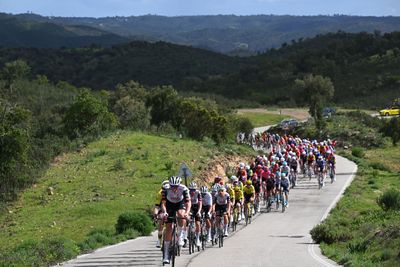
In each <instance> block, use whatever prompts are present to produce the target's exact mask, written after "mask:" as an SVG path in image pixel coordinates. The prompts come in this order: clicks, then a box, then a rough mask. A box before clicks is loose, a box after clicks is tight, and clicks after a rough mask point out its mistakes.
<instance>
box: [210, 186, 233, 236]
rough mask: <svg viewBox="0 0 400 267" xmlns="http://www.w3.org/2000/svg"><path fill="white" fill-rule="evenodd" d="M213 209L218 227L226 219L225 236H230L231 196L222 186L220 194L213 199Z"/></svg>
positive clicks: (219, 190)
mask: <svg viewBox="0 0 400 267" xmlns="http://www.w3.org/2000/svg"><path fill="white" fill-rule="evenodd" d="M213 206H214V207H213V209H214V211H215V213H216V217H217V218H216V219H217V220H216V223H217V226H218V225H219V223H220V220H221V217H223V218H224V226H225V229H224V236H228V215H227V214H228V213H230V208H231V201H230V197H229V194H228V193H227V192H226V190H225V187H223V186H220V187H219V188H218V193H217V194H216V195H215V197H214V199H213Z"/></svg>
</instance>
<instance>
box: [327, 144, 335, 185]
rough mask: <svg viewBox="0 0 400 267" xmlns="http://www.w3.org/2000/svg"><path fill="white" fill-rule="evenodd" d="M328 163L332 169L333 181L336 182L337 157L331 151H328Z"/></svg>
mask: <svg viewBox="0 0 400 267" xmlns="http://www.w3.org/2000/svg"><path fill="white" fill-rule="evenodd" d="M326 161H327V162H328V166H329V167H330V168H331V169H332V172H333V177H334V178H333V180H334V181H335V180H336V157H335V154H333V153H332V151H331V150H328V151H326Z"/></svg>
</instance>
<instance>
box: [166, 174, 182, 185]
mask: <svg viewBox="0 0 400 267" xmlns="http://www.w3.org/2000/svg"><path fill="white" fill-rule="evenodd" d="M181 182H182V178H181V177H179V176H171V177H169V184H170V185H171V186H174V185H175V186H176V185H180V184H181Z"/></svg>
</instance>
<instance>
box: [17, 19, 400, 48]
mask: <svg viewBox="0 0 400 267" xmlns="http://www.w3.org/2000/svg"><path fill="white" fill-rule="evenodd" d="M18 18H20V19H25V20H36V21H42V22H44V21H46V22H51V23H58V24H62V25H86V26H90V27H94V28H98V29H101V30H106V31H108V32H112V33H115V34H119V35H121V36H129V37H131V36H134V37H135V39H137V40H161V41H165V42H171V43H177V44H184V45H191V46H195V47H200V48H205V49H210V50H213V51H217V52H222V53H229V52H232V51H235V53H240V52H241V53H242V54H243V51H247V52H250V53H251V52H254V51H257V52H260V51H261V52H264V51H266V50H267V49H269V48H272V47H274V48H277V47H280V46H281V44H282V43H285V42H286V43H290V42H291V41H292V40H297V39H299V38H305V37H313V36H315V35H317V34H325V33H329V32H337V31H339V30H341V31H346V32H353V33H357V32H361V31H366V32H371V33H372V32H374V31H376V30H377V31H381V32H383V33H384V32H391V31H395V30H398V29H399V28H400V18H399V17H359V16H341V15H335V16H276V15H254V16H235V15H217V16H178V17H164V16H155V15H147V16H138V17H135V16H131V17H105V18H75V17H71V18H65V17H50V18H48V17H42V16H38V15H34V14H21V15H18Z"/></svg>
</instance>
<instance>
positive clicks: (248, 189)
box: [243, 180, 256, 217]
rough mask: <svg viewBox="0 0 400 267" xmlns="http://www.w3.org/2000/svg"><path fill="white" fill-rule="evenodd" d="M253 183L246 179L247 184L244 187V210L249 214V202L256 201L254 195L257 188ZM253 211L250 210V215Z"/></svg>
mask: <svg viewBox="0 0 400 267" xmlns="http://www.w3.org/2000/svg"><path fill="white" fill-rule="evenodd" d="M252 184H253V183H252V182H251V180H247V181H246V186H245V187H244V188H243V196H244V212H245V214H247V213H248V212H249V211H248V210H247V204H248V203H254V196H255V192H256V190H255V189H254V186H253V185H252ZM251 215H252V213H251V211H250V217H251Z"/></svg>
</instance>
